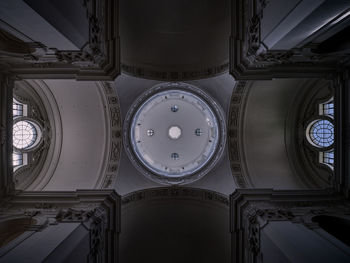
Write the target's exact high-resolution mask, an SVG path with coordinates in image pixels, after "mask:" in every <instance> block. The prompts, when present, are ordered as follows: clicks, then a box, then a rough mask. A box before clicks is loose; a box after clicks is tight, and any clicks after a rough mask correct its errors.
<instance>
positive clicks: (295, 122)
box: [286, 79, 334, 188]
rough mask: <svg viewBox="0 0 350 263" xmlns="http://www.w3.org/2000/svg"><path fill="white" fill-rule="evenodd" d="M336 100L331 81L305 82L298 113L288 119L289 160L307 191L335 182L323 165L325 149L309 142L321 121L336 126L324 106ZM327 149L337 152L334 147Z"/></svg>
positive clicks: (297, 103)
mask: <svg viewBox="0 0 350 263" xmlns="http://www.w3.org/2000/svg"><path fill="white" fill-rule="evenodd" d="M333 96H334V91H333V88H332V84H331V82H330V81H328V80H325V79H308V80H304V82H303V88H302V89H300V92H298V94H297V96H295V97H294V100H293V102H292V103H293V105H294V108H295V110H294V111H290V112H289V115H288V119H287V129H286V143H287V144H288V145H289V147H288V148H287V150H288V156H289V159H290V161H291V163H292V164H293V165H292V167H293V168H294V169H295V173H296V174H297V175H298V176H299V178H300V180H302V181H303V183H304V184H305V185H306V186H307V187H311V188H323V187H329V186H331V185H332V184H333V181H334V176H333V171H332V169H331V168H330V167H329V166H327V165H325V164H323V163H322V162H320V158H321V155H320V152H322V149H320V148H318V147H316V146H315V145H313V143H312V142H310V139H309V138H308V136H309V134H308V133H309V128H310V126H311V125H312V124H313V123H315V122H317V121H318V120H326V121H327V122H330V123H331V125H333V119H332V118H333V117H330V116H325V115H323V113H321V106H322V104H323V103H326V102H327V101H330V100H331V99H332V98H333ZM333 106H334V103H333ZM322 111H323V110H322ZM333 140H334V138H333ZM326 148H327V150H331V149H332V148H333V149H334V145H333V143H332V144H331V145H329V147H326Z"/></svg>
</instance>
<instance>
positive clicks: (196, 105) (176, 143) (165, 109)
mask: <svg viewBox="0 0 350 263" xmlns="http://www.w3.org/2000/svg"><path fill="white" fill-rule="evenodd" d="M225 138H226V130H225V122H224V116H223V113H222V110H221V108H220V107H219V106H218V104H217V103H216V102H215V101H214V100H213V99H212V98H211V97H209V96H208V95H207V94H206V93H204V92H203V91H201V90H200V89H199V88H197V87H194V86H193V85H188V84H184V83H167V84H160V85H157V86H155V87H153V88H152V89H150V90H148V91H147V92H145V93H144V94H143V95H141V96H140V97H139V98H138V99H137V100H136V101H135V103H134V104H133V105H132V106H131V108H130V110H129V112H128V114H127V116H126V119H125V124H124V142H125V143H124V145H125V149H126V152H127V153H128V156H129V158H130V159H131V161H132V162H133V163H134V165H135V166H136V168H137V169H138V170H140V171H141V172H142V173H143V174H144V175H145V176H147V177H148V178H150V179H152V180H153V181H156V182H159V183H163V184H185V183H190V182H193V181H195V180H198V179H199V178H201V177H202V176H204V175H205V174H206V173H208V172H209V170H210V169H211V168H212V167H213V166H214V165H215V164H216V163H217V162H218V160H219V159H220V157H221V155H222V152H223V149H224V145H225Z"/></svg>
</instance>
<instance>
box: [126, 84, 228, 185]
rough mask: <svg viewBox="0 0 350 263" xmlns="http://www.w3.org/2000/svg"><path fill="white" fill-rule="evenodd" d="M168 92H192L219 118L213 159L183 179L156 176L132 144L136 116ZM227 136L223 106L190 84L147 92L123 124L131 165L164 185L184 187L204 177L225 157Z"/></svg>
mask: <svg viewBox="0 0 350 263" xmlns="http://www.w3.org/2000/svg"><path fill="white" fill-rule="evenodd" d="M167 90H183V91H186V92H191V93H193V94H194V95H196V96H198V97H199V98H201V99H202V100H203V101H204V102H206V103H207V104H208V105H209V107H210V108H211V110H212V111H213V113H214V115H215V116H216V118H217V123H218V127H219V139H218V145H217V147H216V149H215V150H214V152H213V155H212V156H211V158H210V159H209V160H208V162H207V163H206V164H205V165H204V166H203V167H202V168H201V169H199V170H198V171H196V172H194V173H192V174H189V175H185V176H182V177H167V176H164V175H160V174H156V173H154V172H152V171H150V170H149V169H147V168H146V167H145V166H144V165H143V164H142V162H141V161H140V160H139V159H138V157H137V154H136V153H135V152H134V150H133V147H132V142H131V136H130V134H129V131H130V128H131V124H132V119H133V117H134V116H135V114H136V112H137V110H138V109H139V107H140V106H141V105H142V104H143V103H144V102H145V101H147V100H148V99H149V98H150V97H152V96H153V95H155V94H157V93H159V92H163V91H167ZM226 134H227V131H226V120H225V115H224V113H223V110H222V108H221V106H220V105H219V104H218V103H217V102H216V101H215V100H214V99H213V98H212V97H211V96H209V95H208V94H207V93H206V92H204V91H202V90H201V89H200V88H199V87H196V86H194V85H191V84H188V83H184V82H165V83H160V84H157V85H155V86H153V87H152V88H150V89H148V90H146V91H145V92H144V93H143V94H141V95H140V96H139V97H138V98H137V99H136V100H135V101H134V102H133V104H132V105H131V106H130V108H129V110H128V112H127V114H126V117H125V120H124V124H123V145H124V149H125V152H126V154H127V156H128V158H129V160H130V161H131V163H132V164H133V165H134V167H135V168H136V169H137V170H138V171H139V172H140V173H141V174H142V175H144V176H145V177H146V178H148V179H150V180H151V181H153V182H156V183H159V184H162V185H184V184H189V183H192V182H194V181H197V180H199V179H201V178H202V177H204V176H205V175H206V174H207V173H208V172H209V171H210V170H211V169H212V168H214V167H215V166H216V164H217V163H218V162H219V160H221V157H222V155H223V152H224V149H225V145H226Z"/></svg>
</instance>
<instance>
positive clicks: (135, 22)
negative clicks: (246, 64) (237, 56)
mask: <svg viewBox="0 0 350 263" xmlns="http://www.w3.org/2000/svg"><path fill="white" fill-rule="evenodd" d="M159 10H161V11H159ZM229 11H230V1H228V0H222V1H211V0H194V1H186V0H172V1H167V2H166V3H165V2H164V1H162V0H151V1H147V2H140V1H135V0H120V36H121V37H120V40H121V68H122V72H124V73H126V74H130V75H133V76H137V77H142V78H149V79H158V80H164V81H169V80H189V79H200V78H206V77H212V76H215V75H218V74H221V73H223V72H227V71H228V61H229V54H228V53H229V52H228V51H229V46H228V45H229V36H230V12H229Z"/></svg>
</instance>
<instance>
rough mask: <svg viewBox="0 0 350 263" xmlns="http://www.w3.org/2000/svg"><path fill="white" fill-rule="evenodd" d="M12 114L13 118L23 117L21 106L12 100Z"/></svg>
mask: <svg viewBox="0 0 350 263" xmlns="http://www.w3.org/2000/svg"><path fill="white" fill-rule="evenodd" d="M12 112H13V117H17V116H23V105H22V104H20V103H17V102H16V101H15V100H13V103H12Z"/></svg>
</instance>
